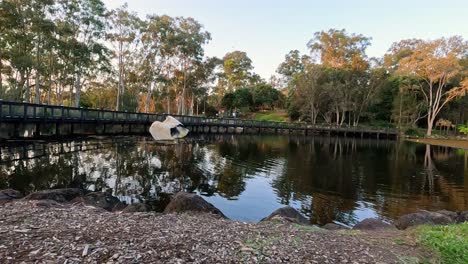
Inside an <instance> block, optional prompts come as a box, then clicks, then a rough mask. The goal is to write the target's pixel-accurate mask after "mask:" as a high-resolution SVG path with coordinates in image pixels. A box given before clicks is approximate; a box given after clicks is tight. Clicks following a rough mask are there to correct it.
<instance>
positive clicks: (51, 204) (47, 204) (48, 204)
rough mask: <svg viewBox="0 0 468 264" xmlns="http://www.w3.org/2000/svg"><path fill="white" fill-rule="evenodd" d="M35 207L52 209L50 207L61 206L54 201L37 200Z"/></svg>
mask: <svg viewBox="0 0 468 264" xmlns="http://www.w3.org/2000/svg"><path fill="white" fill-rule="evenodd" d="M34 206H36V207H45V208H50V207H60V206H61V204H59V203H58V202H56V201H54V200H37V201H35V202H34Z"/></svg>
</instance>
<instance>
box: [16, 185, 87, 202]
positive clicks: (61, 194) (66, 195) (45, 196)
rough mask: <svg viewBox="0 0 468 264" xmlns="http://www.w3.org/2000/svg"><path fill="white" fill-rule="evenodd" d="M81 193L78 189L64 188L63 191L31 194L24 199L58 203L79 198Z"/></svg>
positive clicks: (53, 190) (44, 191) (56, 190)
mask: <svg viewBox="0 0 468 264" xmlns="http://www.w3.org/2000/svg"><path fill="white" fill-rule="evenodd" d="M82 194H83V192H82V191H81V190H80V189H78V188H64V189H52V190H43V191H39V192H35V193H31V194H29V195H28V196H26V197H24V199H27V200H54V201H56V202H59V203H63V202H68V201H71V200H73V199H74V198H76V197H78V196H81V195H82Z"/></svg>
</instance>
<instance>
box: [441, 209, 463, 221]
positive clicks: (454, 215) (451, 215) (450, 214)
mask: <svg viewBox="0 0 468 264" xmlns="http://www.w3.org/2000/svg"><path fill="white" fill-rule="evenodd" d="M436 213H439V214H443V215H445V216H448V217H449V218H450V219H452V220H453V221H454V222H456V221H457V218H458V213H457V212H454V211H449V210H439V211H436Z"/></svg>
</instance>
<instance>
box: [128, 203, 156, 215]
mask: <svg viewBox="0 0 468 264" xmlns="http://www.w3.org/2000/svg"><path fill="white" fill-rule="evenodd" d="M149 210H150V208H149V206H148V205H147V204H145V203H133V204H129V205H128V206H127V207H125V208H124V209H123V210H122V212H124V213H136V212H149Z"/></svg>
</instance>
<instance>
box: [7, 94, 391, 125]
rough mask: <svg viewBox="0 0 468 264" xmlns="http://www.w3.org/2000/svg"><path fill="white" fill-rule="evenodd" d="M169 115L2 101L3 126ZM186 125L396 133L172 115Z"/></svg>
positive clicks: (145, 119)
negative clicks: (7, 124)
mask: <svg viewBox="0 0 468 264" xmlns="http://www.w3.org/2000/svg"><path fill="white" fill-rule="evenodd" d="M166 116H167V114H164V113H158V114H150V113H138V112H126V111H111V110H105V109H91V108H82V107H65V106H59V105H45V104H31V103H25V102H10V101H2V100H1V99H0V122H2V121H31V120H32V121H34V120H36V121H44V122H47V121H50V122H59V121H67V122H69V121H75V122H81V121H86V122H89V121H91V122H92V121H96V122H98V121H108V122H139V123H150V122H154V121H164V119H165V118H166ZM172 116H174V117H175V118H177V119H178V120H179V121H180V122H182V123H183V124H186V125H222V126H237V127H256V128H270V129H320V130H330V131H331V130H333V131H346V132H371V131H374V132H382V133H388V132H394V130H392V129H390V128H370V127H348V126H337V125H329V124H316V125H311V124H309V123H305V122H294V123H289V122H281V121H262V120H251V119H239V118H216V117H201V116H186V115H172Z"/></svg>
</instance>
